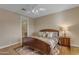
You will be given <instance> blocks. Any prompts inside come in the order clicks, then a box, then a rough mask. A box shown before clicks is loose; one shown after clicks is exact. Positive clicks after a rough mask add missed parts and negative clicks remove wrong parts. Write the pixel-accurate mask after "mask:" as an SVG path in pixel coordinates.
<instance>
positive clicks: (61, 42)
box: [59, 37, 70, 47]
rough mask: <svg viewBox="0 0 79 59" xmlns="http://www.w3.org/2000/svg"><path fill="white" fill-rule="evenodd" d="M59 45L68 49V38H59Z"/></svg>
mask: <svg viewBox="0 0 79 59" xmlns="http://www.w3.org/2000/svg"><path fill="white" fill-rule="evenodd" d="M59 45H62V46H66V47H70V38H68V37H60V38H59Z"/></svg>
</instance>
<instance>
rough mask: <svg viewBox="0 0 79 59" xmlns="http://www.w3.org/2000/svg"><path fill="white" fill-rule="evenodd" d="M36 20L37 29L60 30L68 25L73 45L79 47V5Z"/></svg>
mask: <svg viewBox="0 0 79 59" xmlns="http://www.w3.org/2000/svg"><path fill="white" fill-rule="evenodd" d="M34 21H35V31H39V30H40V29H45V28H51V29H58V30H59V27H60V26H64V27H68V34H69V36H70V37H71V45H72V46H77V47H79V7H76V8H72V9H69V10H66V11H63V12H58V13H55V14H51V15H47V16H43V17H39V18H36V19H34Z"/></svg>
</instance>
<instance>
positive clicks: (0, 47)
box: [0, 42, 20, 49]
mask: <svg viewBox="0 0 79 59" xmlns="http://www.w3.org/2000/svg"><path fill="white" fill-rule="evenodd" d="M18 43H20V42H16V43H12V44H9V45H5V46H0V49H2V48H6V47H9V46H11V45H15V44H18Z"/></svg>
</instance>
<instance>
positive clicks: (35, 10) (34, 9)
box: [0, 4, 79, 18]
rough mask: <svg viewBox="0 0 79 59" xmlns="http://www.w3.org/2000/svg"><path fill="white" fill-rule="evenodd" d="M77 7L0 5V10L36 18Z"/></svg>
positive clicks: (76, 5)
mask: <svg viewBox="0 0 79 59" xmlns="http://www.w3.org/2000/svg"><path fill="white" fill-rule="evenodd" d="M78 6H79V5H78V4H1V5H0V8H2V9H6V10H9V11H12V12H16V13H19V14H22V15H25V16H29V17H32V18H37V17H41V16H45V15H48V14H52V13H56V12H60V11H64V10H67V9H70V8H74V7H78Z"/></svg>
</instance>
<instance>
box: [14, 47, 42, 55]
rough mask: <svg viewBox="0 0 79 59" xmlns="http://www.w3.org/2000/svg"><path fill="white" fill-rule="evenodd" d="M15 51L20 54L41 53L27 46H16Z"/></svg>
mask: <svg viewBox="0 0 79 59" xmlns="http://www.w3.org/2000/svg"><path fill="white" fill-rule="evenodd" d="M16 52H17V53H18V54H20V55H41V53H38V52H37V51H34V50H33V49H31V48H29V47H19V48H16Z"/></svg>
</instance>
